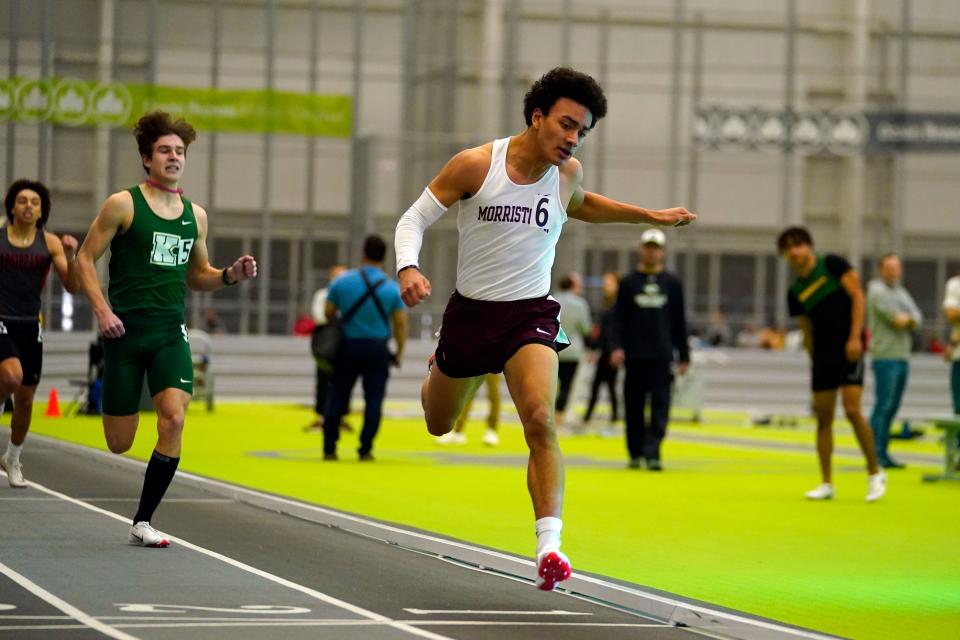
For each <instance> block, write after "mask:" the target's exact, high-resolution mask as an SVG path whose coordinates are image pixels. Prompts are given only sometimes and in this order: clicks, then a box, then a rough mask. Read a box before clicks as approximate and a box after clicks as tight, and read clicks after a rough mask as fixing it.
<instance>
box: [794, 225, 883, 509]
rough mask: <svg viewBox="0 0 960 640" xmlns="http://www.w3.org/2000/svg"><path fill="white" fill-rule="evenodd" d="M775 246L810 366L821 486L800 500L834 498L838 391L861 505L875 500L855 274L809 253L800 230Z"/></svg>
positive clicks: (877, 487)
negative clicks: (856, 455) (855, 449)
mask: <svg viewBox="0 0 960 640" xmlns="http://www.w3.org/2000/svg"><path fill="white" fill-rule="evenodd" d="M777 248H778V249H779V250H780V254H781V255H782V256H783V258H784V260H786V261H787V263H788V264H789V265H790V268H791V269H793V271H794V274H795V275H796V276H797V279H796V280H795V281H794V283H793V284H792V285H791V287H790V291H789V292H788V293H787V305H788V308H789V310H790V315H791V316H795V317H797V318H798V322H799V324H800V328H801V329H802V330H803V338H804V340H803V343H804V346H805V347H806V350H807V353H808V354H809V355H810V363H811V369H810V383H811V384H810V386H811V387H812V390H813V412H814V413H815V414H816V416H817V458H818V459H819V462H820V476H821V482H820V484H819V485H817V487H816V488H814V489H812V490H810V491H808V492H807V493H806V497H807V498H808V499H809V500H830V499H831V498H833V495H834V491H833V480H832V477H833V468H832V458H833V415H834V412H835V411H836V406H837V391H838V390H839V393H840V396H841V398H842V400H843V411H844V413H845V414H846V416H847V419H848V420H849V421H850V424H851V426H852V427H853V432H854V434H855V435H856V436H857V442H858V443H859V444H860V450H861V451H862V452H863V457H864V458H866V462H867V473H868V474H869V475H868V476H867V502H873V501H875V500H879V499H880V498H881V497H883V494H884V493H885V492H886V490H887V476H886V474H885V473H884V472H883V469H881V468H880V465H878V464H877V450H876V445H874V443H873V431H871V430H870V426H869V425H868V424H867V421H866V419H865V418H864V417H863V413H861V411H860V398H861V397H862V395H863V315H864V306H865V302H864V297H863V290H862V289H861V288H860V276H858V275H857V272H856V271H854V269H853V268H852V267H851V266H850V263H849V262H847V261H846V260H845V259H844V258H842V257H840V256H838V255H835V254H832V253H827V254H823V255H817V254H815V253H814V252H813V238H812V237H811V236H810V232H809V231H807V230H806V229H805V228H804V227H789V228H787V229H784V230H783V231H782V232H781V233H780V236H779V237H778V238H777Z"/></svg>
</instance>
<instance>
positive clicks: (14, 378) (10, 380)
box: [0, 367, 23, 396]
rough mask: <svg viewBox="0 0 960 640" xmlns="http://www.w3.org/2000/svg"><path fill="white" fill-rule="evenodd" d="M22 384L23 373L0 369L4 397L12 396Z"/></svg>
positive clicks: (4, 368) (0, 382) (0, 387)
mask: <svg viewBox="0 0 960 640" xmlns="http://www.w3.org/2000/svg"><path fill="white" fill-rule="evenodd" d="M22 382H23V372H22V371H20V370H15V369H9V368H7V367H2V368H0V393H3V395H5V396H9V395H11V394H12V393H13V392H14V390H15V389H16V388H17V387H19V386H20V383H22Z"/></svg>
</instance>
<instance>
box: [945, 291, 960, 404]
mask: <svg viewBox="0 0 960 640" xmlns="http://www.w3.org/2000/svg"><path fill="white" fill-rule="evenodd" d="M943 312H944V314H946V316H947V322H949V323H950V342H949V344H948V345H947V348H946V350H945V351H944V352H943V354H944V357H945V358H946V359H947V361H948V362H950V363H951V364H950V392H951V395H952V396H953V412H954V413H955V414H957V415H960V275H958V276H953V277H952V278H950V279H949V280H947V288H946V291H945V292H944V296H943Z"/></svg>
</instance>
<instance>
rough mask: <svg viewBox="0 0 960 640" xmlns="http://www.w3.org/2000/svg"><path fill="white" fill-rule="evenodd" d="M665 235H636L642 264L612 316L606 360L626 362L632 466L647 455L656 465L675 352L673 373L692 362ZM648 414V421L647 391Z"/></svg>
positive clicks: (649, 465) (649, 232) (625, 393)
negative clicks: (667, 262) (666, 262)
mask: <svg viewBox="0 0 960 640" xmlns="http://www.w3.org/2000/svg"><path fill="white" fill-rule="evenodd" d="M666 243H667V238H666V236H665V235H664V233H663V231H661V230H660V229H647V230H646V231H644V232H643V235H641V236H640V264H638V265H637V269H636V271H634V272H633V273H630V274H628V275H627V276H625V277H624V278H623V280H622V281H621V282H620V290H619V291H618V292H617V302H616V308H615V312H614V322H613V339H612V343H613V344H612V346H613V352H612V354H611V356H610V363H611V365H613V366H619V365H620V364H621V363H624V362H625V363H626V369H627V373H626V376H625V379H624V381H623V402H624V405H625V408H626V416H627V452H628V453H629V455H630V468H631V469H639V468H640V466H641V462H642V461H646V464H647V468H648V469H650V470H651V471H660V470H661V469H662V468H663V467H662V465H661V458H660V447H661V444H662V443H663V439H664V438H665V437H666V435H667V420H668V419H669V417H670V387H671V384H672V383H673V371H672V366H673V362H674V352H676V354H677V355H676V360H677V373H678V374H680V375H684V374H686V372H687V369H688V368H689V366H690V347H689V345H688V344H687V320H686V315H685V313H684V303H683V285H682V284H681V282H680V279H679V278H678V277H677V276H675V275H674V274H672V273H670V272H668V271H666V270H665V269H664V257H665V255H666V251H665V246H666ZM648 395H649V396H650V420H649V422H647V421H646V418H645V416H644V414H645V412H646V403H647V396H648Z"/></svg>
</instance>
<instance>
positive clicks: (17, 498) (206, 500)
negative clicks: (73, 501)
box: [0, 495, 236, 504]
mask: <svg viewBox="0 0 960 640" xmlns="http://www.w3.org/2000/svg"><path fill="white" fill-rule="evenodd" d="M77 500H89V501H91V502H139V501H140V498H97V497H95V496H91V497H88V496H80V497H79V498H77ZM0 502H59V499H57V498H51V497H47V496H30V495H26V496H9V497H8V496H3V497H0ZM168 502H178V503H186V504H190V503H196V504H232V503H235V502H236V500H230V499H229V498H164V499H163V503H164V504H167V503H168Z"/></svg>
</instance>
